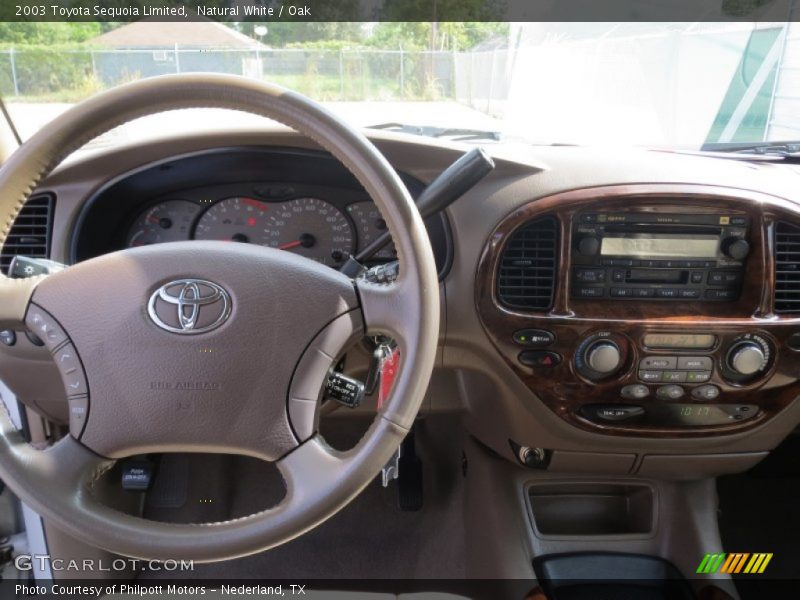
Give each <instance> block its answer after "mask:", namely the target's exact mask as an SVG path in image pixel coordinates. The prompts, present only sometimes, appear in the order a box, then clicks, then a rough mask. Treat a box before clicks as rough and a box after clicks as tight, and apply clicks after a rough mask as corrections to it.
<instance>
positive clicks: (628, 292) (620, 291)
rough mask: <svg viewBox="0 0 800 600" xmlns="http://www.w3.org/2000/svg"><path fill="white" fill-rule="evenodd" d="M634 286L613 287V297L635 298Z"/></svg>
mask: <svg viewBox="0 0 800 600" xmlns="http://www.w3.org/2000/svg"><path fill="white" fill-rule="evenodd" d="M633 292H634V289H633V288H611V297H612V298H633V295H634V294H633Z"/></svg>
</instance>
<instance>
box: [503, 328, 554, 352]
mask: <svg viewBox="0 0 800 600" xmlns="http://www.w3.org/2000/svg"><path fill="white" fill-rule="evenodd" d="M513 337H514V342H515V343H517V344H519V345H520V346H527V347H529V348H544V347H546V346H549V345H551V344H552V343H553V342H555V341H556V336H554V335H553V333H552V332H551V331H547V330H546V329H520V330H519V331H515V332H514V336H513Z"/></svg>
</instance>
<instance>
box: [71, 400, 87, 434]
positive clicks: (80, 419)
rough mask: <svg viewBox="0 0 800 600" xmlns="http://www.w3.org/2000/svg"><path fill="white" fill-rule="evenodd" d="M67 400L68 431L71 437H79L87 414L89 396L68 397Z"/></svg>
mask: <svg viewBox="0 0 800 600" xmlns="http://www.w3.org/2000/svg"><path fill="white" fill-rule="evenodd" d="M67 402H68V403H69V432H70V433H71V434H72V437H74V438H79V437H80V436H81V434H82V433H83V427H84V425H86V417H87V416H88V414H89V398H87V397H86V396H79V397H77V398H69V399H68V400H67Z"/></svg>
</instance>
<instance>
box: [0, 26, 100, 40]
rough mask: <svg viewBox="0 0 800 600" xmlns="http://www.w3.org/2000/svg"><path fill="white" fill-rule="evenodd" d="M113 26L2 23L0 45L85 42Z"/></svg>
mask: <svg viewBox="0 0 800 600" xmlns="http://www.w3.org/2000/svg"><path fill="white" fill-rule="evenodd" d="M111 25H112V24H111V23H60V22H59V23H55V22H54V23H50V22H42V23H39V22H36V23H9V22H0V43H2V44H3V45H5V46H29V45H36V44H66V43H69V42H85V41H86V40H89V39H91V38H93V37H95V36H98V35H100V34H101V33H103V31H104V30H107V29H109V28H110V27H109V26H111ZM104 26H105V27H104Z"/></svg>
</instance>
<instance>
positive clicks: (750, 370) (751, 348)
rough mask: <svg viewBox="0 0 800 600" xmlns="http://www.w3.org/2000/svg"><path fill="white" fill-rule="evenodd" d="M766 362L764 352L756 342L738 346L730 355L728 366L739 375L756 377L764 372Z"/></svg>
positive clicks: (743, 343) (732, 349)
mask: <svg viewBox="0 0 800 600" xmlns="http://www.w3.org/2000/svg"><path fill="white" fill-rule="evenodd" d="M766 362H767V357H766V355H765V354H764V350H762V348H761V346H759V345H758V344H756V343H754V342H742V343H740V344H737V345H736V346H734V347H733V348H731V350H730V352H729V353H728V365H729V366H730V368H731V370H733V371H734V372H735V373H738V374H739V375H745V376H747V375H755V374H756V373H758V372H759V371H761V370H763V368H764V366H765V365H766Z"/></svg>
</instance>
